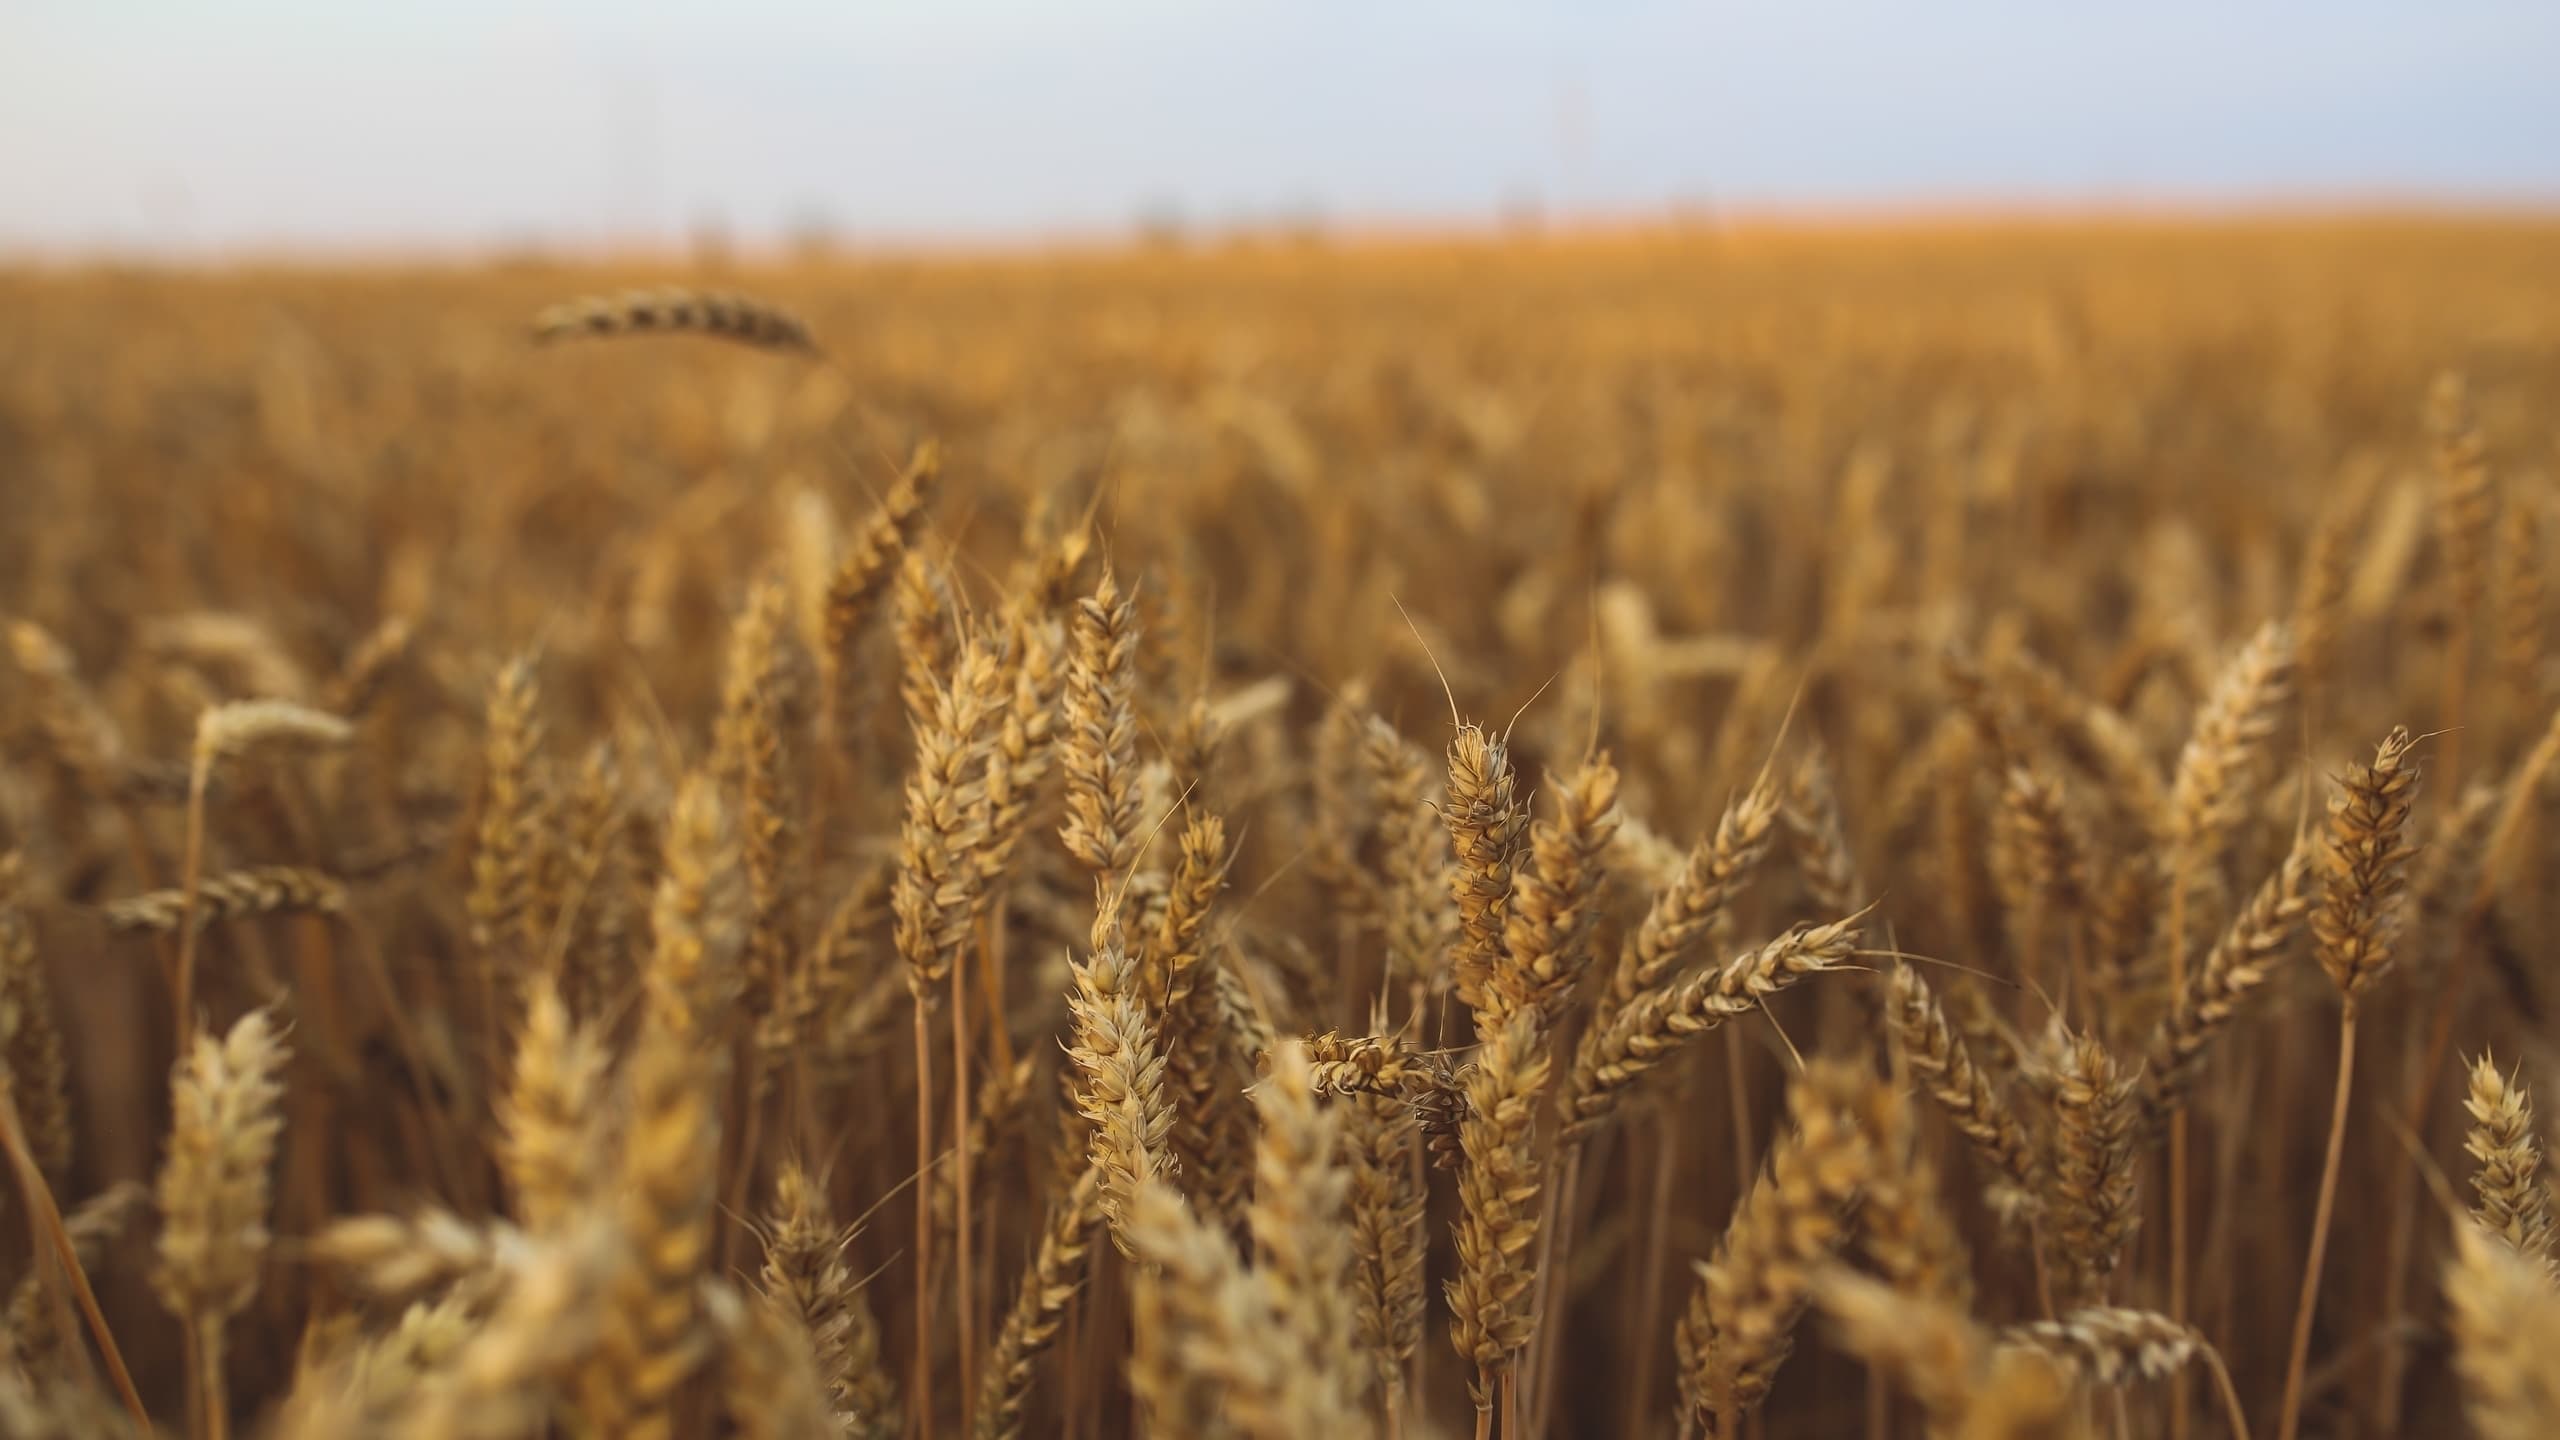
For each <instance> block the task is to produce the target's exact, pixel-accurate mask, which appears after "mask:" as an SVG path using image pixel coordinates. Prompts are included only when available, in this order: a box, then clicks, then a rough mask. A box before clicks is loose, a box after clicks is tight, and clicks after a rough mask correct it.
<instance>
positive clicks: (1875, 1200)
mask: <svg viewBox="0 0 2560 1440" xmlns="http://www.w3.org/2000/svg"><path fill="white" fill-rule="evenodd" d="M1860 1098H1861V1100H1862V1101H1863V1104H1862V1105H1861V1107H1860V1109H1859V1111H1858V1113H1857V1114H1856V1117H1855V1118H1856V1119H1857V1122H1858V1124H1859V1125H1860V1126H1861V1127H1862V1128H1863V1129H1864V1131H1865V1133H1866V1137H1867V1144H1868V1147H1869V1149H1870V1150H1871V1151H1872V1152H1873V1156H1874V1164H1873V1166H1872V1168H1871V1172H1870V1174H1869V1175H1868V1178H1867V1187H1866V1192H1865V1198H1864V1199H1863V1200H1862V1202H1861V1203H1860V1205H1859V1207H1858V1245H1859V1249H1860V1250H1861V1251H1862V1252H1863V1253H1864V1254H1865V1255H1866V1257H1867V1260H1868V1262H1869V1263H1870V1264H1872V1265H1874V1266H1875V1268H1876V1271H1877V1273H1878V1274H1880V1275H1882V1276H1883V1277H1884V1278H1885V1279H1886V1280H1888V1281H1890V1282H1891V1283H1892V1284H1893V1286H1894V1287H1895V1288H1896V1289H1897V1290H1900V1291H1903V1292H1905V1293H1908V1294H1912V1295H1916V1296H1921V1297H1924V1298H1929V1299H1934V1300H1939V1301H1943V1302H1945V1303H1946V1304H1947V1305H1949V1306H1951V1307H1953V1308H1954V1309H1956V1310H1958V1311H1963V1310H1965V1309H1967V1308H1968V1307H1970V1306H1971V1305H1972V1303H1973V1259H1972V1256H1971V1255H1969V1254H1968V1253H1967V1252H1966V1250H1965V1243H1964V1237H1963V1235H1962V1234H1961V1233H1960V1232H1959V1231H1958V1230H1957V1228H1956V1222H1955V1217H1954V1216H1953V1215H1950V1214H1948V1213H1947V1208H1946V1206H1945V1204H1944V1203H1943V1202H1942V1201H1941V1200H1940V1198H1939V1192H1938V1172H1937V1167H1936V1166H1935V1165H1932V1164H1931V1163H1930V1162H1929V1159H1928V1157H1927V1156H1926V1155H1925V1154H1923V1153H1922V1151H1921V1148H1920V1143H1919V1130H1918V1127H1917V1126H1916V1125H1915V1124H1914V1123H1913V1117H1912V1114H1911V1105H1910V1101H1909V1100H1908V1098H1907V1097H1905V1096H1904V1095H1903V1094H1902V1093H1901V1092H1900V1091H1899V1090H1897V1089H1894V1088H1893V1087H1890V1086H1885V1085H1874V1086H1869V1087H1866V1089H1865V1091H1864V1093H1863V1094H1862V1096H1861V1097H1860Z"/></svg>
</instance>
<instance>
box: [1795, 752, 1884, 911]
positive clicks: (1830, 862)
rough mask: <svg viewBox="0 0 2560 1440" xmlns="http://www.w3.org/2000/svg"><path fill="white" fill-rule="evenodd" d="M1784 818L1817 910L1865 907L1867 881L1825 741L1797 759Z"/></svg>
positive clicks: (1801, 876)
mask: <svg viewBox="0 0 2560 1440" xmlns="http://www.w3.org/2000/svg"><path fill="white" fill-rule="evenodd" d="M1778 818H1779V819H1780V820H1781V821H1783V822H1784V823H1785V824H1786V827H1787V834H1788V836H1789V837H1790V838H1791V839H1792V841H1793V843H1794V847H1795V855H1796V875H1797V877H1798V878H1799V879H1800V880H1801V881H1802V882H1803V884H1804V890H1805V897H1806V898H1807V899H1808V900H1810V901H1811V902H1812V903H1813V908H1814V911H1815V913H1817V914H1822V915H1853V914H1856V913H1857V912H1858V911H1860V910H1862V909H1865V908H1866V903H1867V902H1866V886H1865V882H1864V881H1862V880H1860V879H1859V877H1858V861H1857V857H1856V856H1855V855H1853V854H1852V853H1851V852H1850V849H1849V835H1848V831H1847V830H1846V829H1844V828H1843V827H1842V825H1841V823H1840V792H1839V788H1838V785H1837V783H1836V782H1835V781H1834V780H1833V779H1832V775H1831V760H1830V757H1829V756H1828V755H1827V754H1825V753H1824V751H1823V750H1822V749H1821V747H1820V746H1818V745H1817V746H1815V747H1813V748H1811V749H1809V750H1807V751H1806V753H1805V756H1804V758H1803V759H1801V760H1799V761H1797V762H1796V768H1795V773H1794V774H1792V775H1790V776H1789V777H1788V778H1787V789H1786V794H1785V796H1784V797H1783V798H1782V799H1780V801H1779V802H1778Z"/></svg>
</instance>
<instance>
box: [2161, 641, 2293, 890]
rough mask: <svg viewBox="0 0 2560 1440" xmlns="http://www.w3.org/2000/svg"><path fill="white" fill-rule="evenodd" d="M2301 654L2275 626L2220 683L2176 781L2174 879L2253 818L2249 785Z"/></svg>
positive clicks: (2181, 757) (2208, 859) (2244, 650)
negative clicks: (2249, 812) (2241, 822)
mask: <svg viewBox="0 0 2560 1440" xmlns="http://www.w3.org/2000/svg"><path fill="white" fill-rule="evenodd" d="M2295 655H2296V651H2295V647H2294V640H2293V633H2292V631H2291V630H2290V629H2288V628H2287V627H2286V626H2284V625H2283V624H2281V623H2278V622H2276V621H2269V622H2268V623H2267V624H2265V625H2263V626H2261V627H2259V630H2258V632H2257V633H2256V634H2255V635H2252V636H2250V637H2249V642H2248V643H2247V644H2246V645H2243V646H2241V647H2240V651H2239V653H2238V654H2236V655H2234V656H2232V657H2231V662H2230V663H2229V664H2228V665H2226V666H2224V667H2223V670H2222V673H2221V675H2220V676H2218V677H2217V678H2216V679H2215V680H2214V683H2213V691H2212V693H2211V694H2209V695H2208V696H2206V697H2205V702H2204V708H2203V709H2201V710H2200V711H2198V712H2197V715H2196V723H2195V729H2194V731H2193V732H2192V733H2191V734H2190V735H2189V736H2188V737H2187V743H2186V747H2185V748H2184V749H2182V750H2180V751H2179V752H2178V767H2177V770H2176V772H2175V774H2174V776H2173V777H2172V779H2171V780H2170V783H2169V848H2170V854H2171V856H2172V860H2171V862H2170V863H2171V866H2172V870H2173V873H2185V874H2190V875H2191V874H2192V873H2193V872H2194V871H2195V870H2197V869H2200V868H2201V867H2203V866H2206V865H2210V864H2212V863H2213V862H2214V861H2215V860H2216V859H2217V858H2218V857H2219V853H2220V850H2221V846H2222V842H2223V838H2224V837H2225V836H2226V835H2227V834H2228V833H2229V831H2230V830H2231V828H2232V826H2233V825H2235V824H2236V823H2238V821H2239V820H2240V818H2241V817H2242V816H2243V815H2244V814H2245V813H2246V812H2247V809H2248V806H2249V804H2250V801H2251V799H2252V798H2253V797H2252V796H2251V795H2250V794H2249V792H2248V787H2247V786H2246V784H2245V783H2244V782H2245V781H2246V779H2247V777H2248V773H2249V772H2250V771H2251V770H2252V769H2253V768H2254V767H2255V766H2256V765H2257V763H2258V760H2259V757H2260V755H2261V754H2262V752H2263V751H2264V750H2265V748H2266V745H2267V742H2268V740H2269V739H2271V738H2272V737H2273V736H2274V735H2275V733H2276V731H2277V729H2278V728H2279V727H2280V724H2281V720H2282V711H2283V708H2284V704H2285V701H2286V700H2288V699H2290V698H2291V697H2292V694H2293V669H2294V659H2295Z"/></svg>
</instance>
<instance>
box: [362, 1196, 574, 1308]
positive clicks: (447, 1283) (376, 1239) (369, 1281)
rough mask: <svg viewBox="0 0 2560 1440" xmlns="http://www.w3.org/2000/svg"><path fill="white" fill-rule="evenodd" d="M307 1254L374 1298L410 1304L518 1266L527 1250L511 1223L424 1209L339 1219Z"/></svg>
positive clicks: (523, 1238) (526, 1245)
mask: <svg viewBox="0 0 2560 1440" xmlns="http://www.w3.org/2000/svg"><path fill="white" fill-rule="evenodd" d="M311 1253H312V1254H313V1255H314V1256H316V1257H317V1258H319V1259H320V1260H322V1261H324V1262H326V1263H328V1264H330V1265H334V1266H336V1267H338V1268H339V1269H341V1270H344V1271H346V1272H347V1273H348V1276H349V1278H350V1279H352V1280H353V1281H354V1282H355V1283H356V1284H357V1285H358V1286H359V1287H360V1288H362V1289H363V1290H365V1291H366V1292H368V1293H370V1294H372V1295H373V1296H375V1297H376V1298H378V1299H384V1300H410V1299H414V1298H416V1297H418V1296H420V1295H422V1294H424V1293H425V1292H427V1291H430V1290H443V1289H447V1288H449V1287H451V1286H454V1285H456V1284H459V1283H460V1282H462V1281H465V1280H470V1279H473V1278H475V1277H481V1276H488V1275H493V1274H496V1273H497V1272H499V1271H502V1270H506V1269H509V1268H511V1267H514V1266H517V1265H521V1264H522V1263H523V1262H524V1259H525V1257H526V1255H527V1254H528V1253H529V1246H528V1241H527V1240H526V1238H525V1236H524V1233H523V1232H522V1231H520V1230H518V1229H516V1228H515V1227H514V1226H512V1225H508V1224H505V1223H502V1222H490V1223H486V1224H483V1223H478V1222H474V1221H470V1220H465V1219H463V1218H462V1217H461V1216H459V1215H456V1214H454V1213H453V1212H452V1211H450V1210H442V1209H435V1208H428V1209H424V1210H421V1211H419V1212H417V1213H416V1214H414V1215H407V1216H401V1215H358V1216H354V1217H351V1218H349V1219H344V1220H340V1221H337V1222H335V1223H333V1224H332V1225H330V1227H329V1228H328V1229H327V1230H325V1231H322V1232H321V1233H320V1235H319V1236H318V1237H316V1238H315V1239H314V1240H313V1242H312V1245H311Z"/></svg>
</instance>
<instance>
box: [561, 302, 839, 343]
mask: <svg viewBox="0 0 2560 1440" xmlns="http://www.w3.org/2000/svg"><path fill="white" fill-rule="evenodd" d="M687 334H690V335H709V336H714V337H716V338H718V339H722V340H734V341H736V342H737V343H739V344H741V345H748V346H753V347H754V348H756V349H759V350H808V351H814V350H816V349H817V348H818V345H817V341H816V340H815V339H813V338H811V336H810V333H809V325H808V322H807V321H805V320H802V319H801V318H800V317H799V316H797V315H794V314H792V313H791V312H790V311H788V310H785V309H783V308H782V307H781V306H778V305H771V304H767V303H766V302H764V301H761V300H751V299H749V298H747V297H746V296H744V295H731V294H725V293H720V292H697V291H692V290H675V289H666V290H628V291H625V292H623V293H622V294H619V295H603V296H590V297H588V298H585V299H580V300H570V301H566V302H564V303H562V304H558V305H554V306H551V307H550V308H548V309H546V310H543V311H542V312H540V313H539V314H537V315H535V316H534V317H533V338H534V341H535V342H536V343H537V344H549V343H552V342H555V341H560V340H569V339H575V338H578V337H581V336H585V337H605V336H615V335H687Z"/></svg>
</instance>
